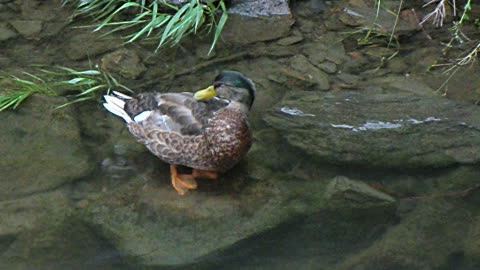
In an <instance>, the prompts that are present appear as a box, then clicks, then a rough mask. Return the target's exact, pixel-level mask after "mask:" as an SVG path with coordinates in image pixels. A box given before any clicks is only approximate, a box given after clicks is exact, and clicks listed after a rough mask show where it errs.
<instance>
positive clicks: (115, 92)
mask: <svg viewBox="0 0 480 270" xmlns="http://www.w3.org/2000/svg"><path fill="white" fill-rule="evenodd" d="M113 93H114V94H115V95H117V96H119V97H121V98H123V99H132V97H131V96H127V95H125V94H123V93H120V92H117V91H113Z"/></svg>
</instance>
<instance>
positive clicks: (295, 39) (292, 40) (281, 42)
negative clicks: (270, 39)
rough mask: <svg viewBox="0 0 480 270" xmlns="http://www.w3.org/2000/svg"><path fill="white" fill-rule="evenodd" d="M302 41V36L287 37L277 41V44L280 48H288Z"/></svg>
mask: <svg viewBox="0 0 480 270" xmlns="http://www.w3.org/2000/svg"><path fill="white" fill-rule="evenodd" d="M303 40H304V38H303V36H289V37H286V38H282V39H280V40H279V41H277V44H278V45H282V46H288V45H292V44H295V43H299V42H301V41H303Z"/></svg>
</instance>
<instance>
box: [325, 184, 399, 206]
mask: <svg viewBox="0 0 480 270" xmlns="http://www.w3.org/2000/svg"><path fill="white" fill-rule="evenodd" d="M325 196H326V198H327V200H329V201H332V202H334V203H335V204H336V207H340V206H342V207H348V208H370V207H376V206H381V205H389V204H392V203H394V202H395V199H394V198H393V197H391V196H390V195H387V194H385V193H382V192H380V191H378V190H376V189H374V188H372V187H370V186H369V185H367V184H365V183H363V182H360V181H355V180H351V179H348V178H347V177H344V176H337V177H335V178H334V179H333V180H332V181H331V182H330V183H329V184H328V186H327V189H326V191H325Z"/></svg>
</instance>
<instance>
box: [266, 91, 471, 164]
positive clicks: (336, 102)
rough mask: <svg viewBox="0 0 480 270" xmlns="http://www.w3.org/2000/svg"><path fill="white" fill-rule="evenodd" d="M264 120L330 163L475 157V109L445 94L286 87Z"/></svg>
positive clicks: (436, 161)
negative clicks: (283, 94) (441, 95)
mask: <svg viewBox="0 0 480 270" xmlns="http://www.w3.org/2000/svg"><path fill="white" fill-rule="evenodd" d="M426 108H428V109H426ZM264 120H265V121H266V122H267V123H268V124H269V125H270V126H271V127H272V128H274V129H276V130H278V131H279V134H282V135H283V137H284V138H285V140H286V141H287V142H288V143H289V144H290V145H292V146H294V147H296V148H298V149H301V150H303V151H304V152H305V153H306V154H308V155H311V156H314V157H316V158H318V159H319V160H323V161H324V162H328V163H335V164H357V165H362V166H369V167H396V168H425V167H445V166H453V165H456V164H480V109H479V108H478V106H474V105H470V104H465V103H460V102H455V101H451V100H447V99H445V98H442V97H436V96H420V95H418V94H415V93H412V92H407V91H405V92H401V91H398V90H390V91H388V90H383V89H373V88H372V89H365V90H361V91H360V90H352V91H346V90H344V91H336V92H328V93H325V92H318V91H315V92H311V91H290V92H287V93H286V95H285V97H284V99H283V100H282V101H281V102H280V103H279V104H278V105H276V109H275V110H274V111H272V112H271V113H267V114H265V115H264Z"/></svg>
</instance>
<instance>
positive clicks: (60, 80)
mask: <svg viewBox="0 0 480 270" xmlns="http://www.w3.org/2000/svg"><path fill="white" fill-rule="evenodd" d="M24 74H25V75H26V78H23V79H21V78H18V77H15V76H11V82H12V84H11V87H8V88H7V90H5V91H3V92H0V111H3V110H6V109H9V108H11V109H16V108H17V107H18V106H19V105H20V104H21V103H22V102H23V101H24V100H25V99H27V98H28V97H29V96H31V95H33V94H34V93H42V94H47V95H53V96H58V95H59V93H65V92H68V93H74V94H71V95H69V96H68V98H69V99H71V101H69V102H67V103H65V104H62V105H60V106H59V107H57V109H58V108H63V107H65V106H68V105H71V104H73V103H77V102H81V101H85V100H91V99H95V98H97V97H98V93H106V94H109V93H110V92H111V91H112V90H113V89H118V88H122V89H124V90H127V91H130V92H133V91H132V90H130V89H129V88H128V87H126V86H124V85H123V84H121V83H119V82H118V81H117V80H116V79H115V78H114V77H113V76H112V75H111V74H110V73H107V72H104V71H100V70H97V69H88V70H75V69H72V68H68V67H55V68H54V69H45V68H39V73H38V74H37V75H33V74H30V73H27V72H24Z"/></svg>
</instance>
